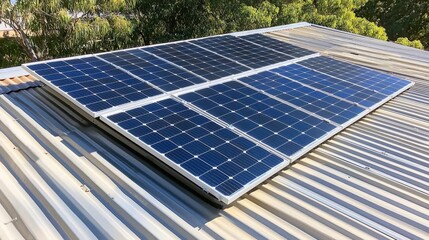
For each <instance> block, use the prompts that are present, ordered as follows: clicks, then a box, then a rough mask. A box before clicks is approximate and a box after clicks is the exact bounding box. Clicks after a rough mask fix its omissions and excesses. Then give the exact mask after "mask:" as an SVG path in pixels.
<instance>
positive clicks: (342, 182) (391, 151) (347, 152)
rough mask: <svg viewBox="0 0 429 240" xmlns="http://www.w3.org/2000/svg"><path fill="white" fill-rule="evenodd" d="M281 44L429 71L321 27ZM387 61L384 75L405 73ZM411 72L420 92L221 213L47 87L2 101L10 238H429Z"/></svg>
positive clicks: (0, 211) (0, 142)
mask: <svg viewBox="0 0 429 240" xmlns="http://www.w3.org/2000/svg"><path fill="white" fill-rule="evenodd" d="M273 34H276V36H277V37H280V38H282V39H287V40H288V41H289V42H291V41H293V42H294V43H295V44H298V45H305V44H306V47H308V48H310V47H309V46H312V47H311V49H323V48H325V46H327V45H329V46H330V47H329V48H325V50H324V53H325V54H327V53H326V51H327V50H326V49H330V50H329V54H328V55H333V53H337V55H336V57H339V55H338V54H343V55H344V56H348V57H347V59H348V60H351V61H354V62H357V63H361V64H365V61H362V62H361V61H360V58H359V57H356V58H352V55H354V54H347V53H344V52H340V51H339V52H336V51H335V49H348V48H341V46H343V45H344V44H345V43H344V41H346V40H347V41H357V42H359V45H361V46H364V47H362V49H360V50H359V55H355V56H364V55H366V54H368V53H369V52H372V51H376V50H375V49H374V48H376V47H378V46H380V47H383V48H384V50H383V51H385V52H384V53H385V54H384V56H389V55H390V54H396V55H398V56H400V57H401V58H402V59H408V60H409V61H405V60H404V61H402V64H399V63H396V64H398V65H397V66H398V67H395V69H396V73H398V74H403V73H404V72H403V71H402V69H410V68H409V66H411V65H414V64H413V61H417V62H419V64H422V65H423V66H426V65H427V64H428V63H425V62H424V61H425V60H424V59H425V58H429V56H428V54H427V53H424V52H421V51H417V50H413V49H410V48H406V49H407V51H403V52H399V50H398V48H397V47H396V45H394V44H389V43H385V42H380V41H376V40H372V39H371V40H370V39H367V38H364V39H360V37H358V36H355V35H350V34H347V33H342V32H338V31H334V30H329V29H325V28H320V27H303V28H299V29H292V30H286V31H280V32H275V33H273ZM316 35H317V36H318V38H319V39H318V41H316V40H315V37H314V36H316ZM341 36H343V37H341ZM342 38H343V39H346V40H343V41H341V39H342ZM357 38H359V39H357ZM353 39H357V40H353ZM309 41H314V42H313V43H312V44H308V42H309ZM373 42H376V43H377V44H375V45H374V44H373ZM401 48H402V47H401ZM341 51H342V50H341ZM354 51H355V50H354ZM356 51H357V50H356ZM377 51H378V50H377ZM401 51H402V50H401ZM416 51H417V52H416ZM380 58H381V57H380ZM385 58H386V60H383V61H384V62H381V63H380V65H379V66H380V67H379V68H382V66H383V65H385V66H390V62H396V60H395V59H391V60H389V57H385ZM343 59H345V58H343ZM423 68H424V67H423ZM426 69H428V68H427V66H426ZM388 71H390V70H389V69H388ZM410 71H412V74H410V75H413V76H414V75H415V76H420V77H418V78H412V80H416V82H417V84H416V85H415V86H414V87H412V88H411V89H410V90H408V91H407V92H405V93H404V94H402V95H400V96H399V97H397V98H395V99H393V100H392V101H390V102H389V103H387V104H385V105H384V106H382V107H381V108H379V109H378V110H376V111H375V112H373V113H372V114H369V115H368V116H367V117H365V118H364V119H362V120H361V121H359V122H357V123H355V124H354V125H352V126H351V127H349V128H347V129H346V130H345V131H343V132H341V133H340V134H338V135H337V136H335V137H334V138H332V139H330V140H328V141H327V142H325V143H324V144H322V145H320V146H319V147H318V148H316V149H315V150H313V151H312V152H311V153H309V154H307V155H306V156H304V157H303V158H301V160H299V161H297V162H295V163H294V164H292V166H290V167H289V168H287V169H285V170H283V171H281V172H279V173H278V174H277V175H276V176H275V177H273V178H272V179H270V180H268V181H266V182H265V183H264V184H262V185H261V186H260V187H259V188H258V189H256V190H254V191H252V192H250V193H249V194H247V195H245V196H244V198H242V199H240V200H238V201H237V202H236V203H235V204H233V205H232V206H231V207H229V208H226V209H223V210H221V209H217V208H215V207H213V206H212V205H210V204H208V203H207V202H205V201H203V200H202V199H201V198H200V197H198V196H197V195H195V194H194V193H193V192H192V191H190V190H189V189H188V188H186V187H184V186H182V185H181V184H180V183H178V182H177V181H175V180H174V179H173V178H171V177H170V176H169V175H168V174H166V173H165V172H164V171H162V170H161V169H159V168H158V167H156V166H154V165H153V164H151V163H150V162H148V161H147V160H145V159H144V157H142V156H141V155H137V154H136V153H134V152H133V151H131V150H130V149H128V148H127V147H126V146H124V145H122V144H121V143H120V142H119V141H117V140H115V139H114V138H113V137H111V136H110V135H108V134H106V133H105V132H103V131H102V130H100V129H99V128H97V127H96V126H95V125H94V124H92V123H91V122H88V121H87V120H85V119H84V118H83V117H81V116H80V115H79V114H77V113H76V112H75V111H74V110H72V109H71V108H70V107H69V106H67V105H66V104H64V103H63V102H61V101H58V99H57V98H56V97H55V96H53V95H52V94H51V93H50V91H48V90H47V88H33V89H28V90H25V91H20V92H12V93H10V94H6V95H1V96H0V171H1V173H2V174H0V222H1V223H3V224H0V236H1V237H3V236H4V237H5V238H12V239H20V238H37V239H56V238H67V239H77V238H83V239H93V238H115V239H125V238H126V239H132V238H163V239H166V238H168V239H170V238H173V239H174V238H189V239H192V238H198V239H201V238H202V239H211V238H215V239H219V238H227V239H247V238H249V239H251V238H257V239H280V238H288V239H295V238H299V239H310V238H338V239H345V238H353V239H355V238H364V239H388V238H412V239H418V238H429V227H428V226H429V181H428V180H429V179H428V178H429V174H428V173H429V97H428V96H429V94H428V93H429V82H427V80H428V79H427V75H425V73H424V72H419V71H418V70H416V69H412V70H410ZM403 75H406V76H408V77H410V75H407V74H403ZM410 78H411V77H410Z"/></svg>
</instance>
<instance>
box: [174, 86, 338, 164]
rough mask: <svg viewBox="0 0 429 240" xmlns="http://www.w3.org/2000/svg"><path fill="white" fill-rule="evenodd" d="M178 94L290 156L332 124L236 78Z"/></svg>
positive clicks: (315, 138) (307, 144)
mask: <svg viewBox="0 0 429 240" xmlns="http://www.w3.org/2000/svg"><path fill="white" fill-rule="evenodd" d="M179 97H180V98H182V99H183V100H185V101H187V102H189V103H191V104H193V105H195V106H196V107H198V108H200V109H202V110H204V111H206V112H208V113H209V114H211V115H212V116H214V117H216V118H219V119H220V120H222V121H224V122H225V123H227V124H230V125H231V126H232V127H234V128H237V129H239V130H240V131H242V132H244V133H246V134H248V135H249V136H251V137H253V138H254V139H257V140H258V141H260V142H262V143H264V144H266V145H268V146H270V147H271V148H273V149H276V150H277V151H279V152H281V153H283V154H285V155H286V156H288V157H290V158H293V157H294V155H295V154H297V153H298V152H300V151H301V150H302V149H305V148H306V147H308V146H310V145H311V144H313V143H314V142H317V140H319V139H322V138H323V137H324V136H325V135H326V134H327V133H329V132H330V131H332V130H334V129H335V128H336V127H335V126H334V125H332V124H330V123H328V122H326V121H324V120H322V119H319V118H317V117H314V116H311V115H309V114H308V113H305V112H303V111H300V110H298V109H296V108H294V107H291V106H289V105H286V104H284V103H282V102H280V101H277V100H275V99H273V98H271V97H269V96H267V95H265V94H262V93H260V92H258V91H256V90H254V89H251V88H249V87H247V86H245V85H243V84H242V83H239V82H236V81H231V82H227V83H223V84H218V85H215V86H212V87H209V88H205V89H202V90H198V91H195V92H191V93H187V94H184V95H180V96H179Z"/></svg>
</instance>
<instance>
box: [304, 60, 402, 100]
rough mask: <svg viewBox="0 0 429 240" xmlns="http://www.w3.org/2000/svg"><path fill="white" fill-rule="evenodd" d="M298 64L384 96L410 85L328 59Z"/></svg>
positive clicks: (400, 80)
mask: <svg viewBox="0 0 429 240" xmlns="http://www.w3.org/2000/svg"><path fill="white" fill-rule="evenodd" d="M299 64H300V65H303V66H305V67H308V68H310V69H314V70H317V71H319V72H322V73H325V74H328V75H331V76H334V77H336V78H339V79H343V80H345V81H348V82H351V83H354V84H357V85H359V86H361V87H364V88H367V89H370V90H373V91H377V92H378V93H381V94H384V95H391V94H393V93H396V92H397V91H398V90H400V89H402V88H404V87H406V86H408V85H409V84H410V81H407V80H403V79H400V78H397V77H395V76H392V75H387V74H384V73H381V72H378V71H374V70H371V69H368V68H364V67H361V66H357V65H353V64H350V63H346V62H342V61H338V60H335V59H333V58H328V57H317V58H311V59H308V60H305V61H302V62H300V63H299Z"/></svg>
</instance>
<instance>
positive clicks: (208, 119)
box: [26, 34, 412, 204]
mask: <svg viewBox="0 0 429 240" xmlns="http://www.w3.org/2000/svg"><path fill="white" fill-rule="evenodd" d="M310 54H313V52H312V51H309V50H306V49H303V48H299V47H297V46H294V45H291V44H287V43H284V42H282V41H278V40H276V39H273V38H270V37H267V36H264V35H261V34H252V35H247V36H240V37H235V36H231V35H224V36H218V37H210V38H204V39H199V40H193V41H189V42H179V43H170V44H164V45H159V46H150V47H144V48H136V49H129V50H123V51H116V52H111V53H104V54H99V55H97V56H84V57H81V58H73V59H62V60H61V59H60V60H56V61H48V62H41V63H31V64H28V65H26V67H27V68H28V69H29V70H31V72H32V73H36V77H40V78H41V79H42V80H43V81H44V82H45V83H46V84H47V85H49V86H51V87H53V88H54V90H55V91H57V92H59V93H61V94H62V95H63V96H65V97H66V98H68V99H69V100H71V101H72V102H73V103H74V104H76V105H77V106H79V107H81V108H82V109H84V110H85V111H86V112H88V113H89V114H91V115H92V116H93V117H94V118H95V117H99V116H101V117H100V119H101V120H102V121H104V122H105V123H107V124H108V125H109V126H111V127H112V128H113V129H115V130H117V131H119V132H120V133H121V134H123V135H124V136H126V137H127V138H129V139H130V140H131V141H133V142H134V143H136V144H138V145H139V146H141V147H142V148H143V149H145V150H146V151H148V152H149V153H151V154H153V155H154V156H155V157H157V158H158V159H159V160H160V161H162V162H164V163H165V164H167V165H168V166H170V167H172V168H173V169H175V170H176V171H178V172H179V173H180V174H182V175H184V176H185V177H186V178H188V179H189V180H191V181H193V182H194V183H196V184H197V185H198V186H200V187H201V188H203V190H205V191H207V192H209V193H211V194H212V195H214V196H215V197H217V198H218V199H219V200H220V201H223V202H224V203H226V204H229V203H231V202H232V201H234V200H235V199H237V198H238V197H239V196H241V195H242V194H244V193H245V192H247V191H249V190H250V189H251V187H253V186H256V185H257V184H259V183H261V182H262V181H264V180H266V179H267V178H268V177H270V176H271V175H272V174H274V173H275V172H276V171H278V170H280V169H281V168H283V167H285V166H286V165H287V164H288V163H289V161H291V160H296V159H297V158H298V157H299V156H302V155H303V154H304V153H306V152H308V151H309V150H311V148H313V147H315V146H316V145H317V144H319V143H321V142H322V141H323V140H325V139H327V138H328V137H331V136H333V135H334V134H336V133H338V132H339V131H340V130H341V129H342V128H343V127H344V126H347V125H348V124H350V123H351V122H353V121H356V120H357V119H358V117H361V116H362V115H363V113H366V112H369V111H368V109H367V108H371V107H376V106H379V105H380V104H381V103H383V102H385V101H386V100H388V99H390V98H391V97H393V96H394V95H395V94H398V93H399V92H400V91H403V90H405V88H406V87H409V86H411V84H412V83H411V82H409V81H406V80H402V79H399V78H396V77H393V76H389V75H386V74H383V73H380V72H377V71H373V70H370V69H367V68H363V67H360V66H355V65H352V64H348V63H344V62H340V61H337V60H333V59H330V58H327V57H315V58H310V59H307V60H303V61H299V62H297V63H295V64H290V65H287V66H282V67H278V68H275V69H271V70H268V71H264V72H260V71H261V69H260V68H261V67H265V66H268V65H272V64H277V63H281V65H284V64H286V63H285V61H287V60H290V59H293V58H298V57H303V56H307V55H310ZM279 65H280V64H279ZM277 66H278V65H277ZM270 68H272V66H270ZM252 69H258V70H257V71H254V70H252ZM255 72H259V73H257V74H254V73H255ZM237 74H241V75H239V76H237ZM245 74H246V75H245ZM251 74H253V75H251ZM237 78H239V79H238V80H235V79H237ZM216 80H220V81H216ZM209 81H213V82H210V84H203V83H209ZM201 84H203V85H201ZM208 85H211V86H209V87H207V86H208ZM192 86H195V88H189V87H192ZM191 89H194V90H195V91H194V92H190V91H191ZM152 97H153V98H152ZM144 99H145V101H140V100H144ZM160 99H165V100H160ZM180 100H183V102H182V101H180ZM149 101H150V103H149ZM131 103H132V104H131ZM142 105H143V106H142ZM118 107H119V108H118ZM125 107H126V108H125ZM281 156H283V158H282V157H281Z"/></svg>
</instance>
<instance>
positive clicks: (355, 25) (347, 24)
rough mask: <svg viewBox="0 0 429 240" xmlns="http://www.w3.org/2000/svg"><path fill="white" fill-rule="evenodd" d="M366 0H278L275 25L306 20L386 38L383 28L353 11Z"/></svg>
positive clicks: (382, 38)
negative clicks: (278, 10)
mask: <svg viewBox="0 0 429 240" xmlns="http://www.w3.org/2000/svg"><path fill="white" fill-rule="evenodd" d="M366 1H367V0H293V1H278V2H279V3H278V4H279V7H280V12H279V16H278V21H277V22H275V24H277V25H281V24H287V23H292V22H299V21H307V22H311V23H315V24H319V25H323V26H327V27H331V28H336V29H340V30H344V31H348V32H352V33H356V34H360V35H365V36H369V37H374V38H378V39H381V40H387V34H386V32H385V30H384V28H382V27H379V26H377V25H376V24H375V23H373V22H370V21H368V20H366V19H364V18H361V17H357V16H356V14H355V13H354V11H355V10H356V9H358V8H360V7H361V6H362V5H363V4H365V3H366Z"/></svg>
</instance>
